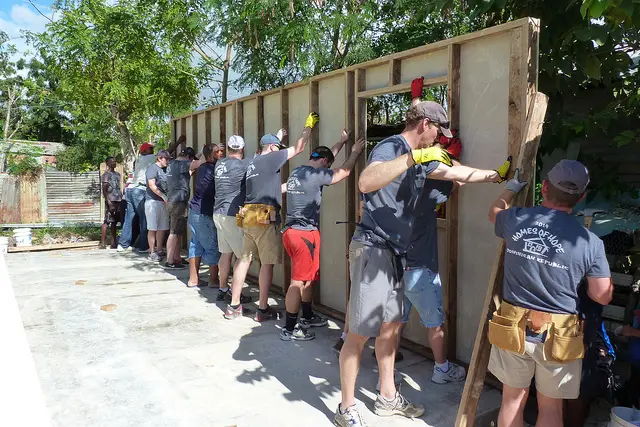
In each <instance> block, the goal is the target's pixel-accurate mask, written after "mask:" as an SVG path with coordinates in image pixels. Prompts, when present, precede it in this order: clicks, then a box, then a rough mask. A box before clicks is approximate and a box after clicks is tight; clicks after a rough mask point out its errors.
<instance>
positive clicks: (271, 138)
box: [260, 133, 286, 148]
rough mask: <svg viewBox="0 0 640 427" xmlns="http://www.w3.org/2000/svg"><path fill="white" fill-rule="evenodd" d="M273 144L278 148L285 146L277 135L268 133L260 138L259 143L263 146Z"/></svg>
mask: <svg viewBox="0 0 640 427" xmlns="http://www.w3.org/2000/svg"><path fill="white" fill-rule="evenodd" d="M273 144H275V145H277V146H278V147H279V148H286V145H284V144H283V143H282V141H280V140H279V139H278V137H277V136H275V135H274V134H272V133H268V134H266V135H264V136H263V137H262V138H260V145H261V146H263V147H266V146H267V145H273Z"/></svg>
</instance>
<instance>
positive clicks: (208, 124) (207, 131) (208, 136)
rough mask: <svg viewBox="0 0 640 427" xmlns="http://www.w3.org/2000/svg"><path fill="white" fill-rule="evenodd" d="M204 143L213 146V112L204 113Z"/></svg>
mask: <svg viewBox="0 0 640 427" xmlns="http://www.w3.org/2000/svg"><path fill="white" fill-rule="evenodd" d="M204 132H205V135H204V143H205V144H211V111H209V110H207V111H205V112H204Z"/></svg>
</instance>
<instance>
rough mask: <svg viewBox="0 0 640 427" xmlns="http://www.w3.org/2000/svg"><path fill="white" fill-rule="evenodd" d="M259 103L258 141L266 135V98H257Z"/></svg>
mask: <svg viewBox="0 0 640 427" xmlns="http://www.w3.org/2000/svg"><path fill="white" fill-rule="evenodd" d="M257 103H258V139H260V138H262V135H264V96H259V97H258V98H257Z"/></svg>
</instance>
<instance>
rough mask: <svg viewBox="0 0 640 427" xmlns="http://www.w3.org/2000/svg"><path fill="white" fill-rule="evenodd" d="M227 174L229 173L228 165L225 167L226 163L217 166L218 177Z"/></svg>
mask: <svg viewBox="0 0 640 427" xmlns="http://www.w3.org/2000/svg"><path fill="white" fill-rule="evenodd" d="M225 173H227V165H225V164H224V163H221V164H219V165H218V166H216V176H217V177H221V176H222V175H223V174H225Z"/></svg>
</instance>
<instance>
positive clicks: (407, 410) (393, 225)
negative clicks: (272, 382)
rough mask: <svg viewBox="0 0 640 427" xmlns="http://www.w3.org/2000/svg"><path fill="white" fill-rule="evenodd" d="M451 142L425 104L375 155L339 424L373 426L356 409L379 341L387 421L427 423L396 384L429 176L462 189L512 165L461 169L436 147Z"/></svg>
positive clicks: (356, 262) (364, 179)
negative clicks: (362, 377) (412, 250)
mask: <svg viewBox="0 0 640 427" xmlns="http://www.w3.org/2000/svg"><path fill="white" fill-rule="evenodd" d="M441 134H444V135H446V136H448V137H451V136H452V134H451V131H450V130H449V119H448V118H447V114H446V112H445V111H444V109H443V108H442V106H441V105H440V104H438V103H436V102H431V101H425V102H419V103H417V104H415V105H412V106H411V108H410V109H409V111H407V113H406V125H405V129H404V130H403V131H402V133H400V134H399V135H394V136H392V137H389V138H387V139H385V140H383V141H381V142H380V143H378V145H377V146H376V147H375V148H374V149H373V150H372V152H371V154H370V155H369V159H368V161H367V167H366V168H365V169H364V170H363V171H362V173H361V175H360V178H359V181H358V186H359V189H360V191H361V192H362V193H364V206H363V209H362V220H361V222H360V224H359V225H358V227H357V228H356V232H355V233H354V235H353V238H352V240H351V244H350V246H349V272H350V276H351V293H350V299H349V305H348V313H349V328H348V329H349V330H348V333H347V337H346V340H345V342H344V345H343V347H342V349H341V351H340V381H341V384H342V400H341V402H340V405H339V406H338V410H337V411H336V415H335V418H334V422H335V424H336V425H338V426H341V427H356V426H362V425H365V424H364V421H363V419H362V417H361V416H360V413H359V411H358V409H357V408H356V405H355V386H356V378H357V375H358V370H359V367H360V359H361V356H362V350H363V349H364V346H365V344H366V342H367V340H368V339H369V338H370V337H376V344H375V350H376V358H377V361H378V368H379V372H380V392H379V394H378V397H377V399H376V402H375V405H374V412H375V413H376V414H377V415H379V416H391V415H403V416H405V417H408V418H415V417H420V416H421V415H422V414H423V413H424V407H422V406H421V405H416V404H413V403H411V402H409V401H408V400H407V399H406V398H404V397H403V396H402V395H401V394H400V393H399V392H398V391H397V390H396V387H395V384H394V364H395V352H396V347H397V342H398V331H399V328H400V325H401V322H402V316H403V298H404V288H403V281H402V276H403V274H404V266H405V264H406V262H405V259H406V252H407V248H408V246H409V243H410V242H411V237H412V224H413V220H414V211H415V207H416V202H417V201H418V198H419V196H420V190H421V183H420V179H419V177H421V176H422V175H423V174H424V175H425V176H428V178H430V179H439V180H448V181H459V182H468V183H471V182H490V181H494V182H501V181H502V180H504V178H505V176H506V174H507V172H508V169H509V166H510V162H509V161H507V162H505V163H504V164H503V165H502V166H501V167H500V168H499V170H498V171H488V170H479V169H473V168H468V167H466V166H458V165H456V166H453V165H452V163H451V160H450V158H449V155H448V154H447V152H446V151H444V150H442V149H441V148H439V147H432V145H433V143H434V142H435V141H436V139H437V138H438V137H439V135H441Z"/></svg>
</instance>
